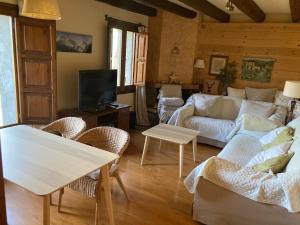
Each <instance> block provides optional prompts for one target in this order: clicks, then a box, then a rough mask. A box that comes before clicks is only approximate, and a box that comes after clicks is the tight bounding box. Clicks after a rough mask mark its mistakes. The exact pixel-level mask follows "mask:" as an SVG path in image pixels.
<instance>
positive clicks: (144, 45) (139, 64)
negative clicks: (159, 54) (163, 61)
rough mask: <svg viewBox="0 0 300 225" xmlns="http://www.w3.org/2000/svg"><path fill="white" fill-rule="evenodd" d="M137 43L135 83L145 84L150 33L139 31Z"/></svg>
mask: <svg viewBox="0 0 300 225" xmlns="http://www.w3.org/2000/svg"><path fill="white" fill-rule="evenodd" d="M135 40H136V43H135V66H134V84H135V85H138V86H142V85H145V82H146V66H147V53H148V34H143V33H137V34H136V39H135Z"/></svg>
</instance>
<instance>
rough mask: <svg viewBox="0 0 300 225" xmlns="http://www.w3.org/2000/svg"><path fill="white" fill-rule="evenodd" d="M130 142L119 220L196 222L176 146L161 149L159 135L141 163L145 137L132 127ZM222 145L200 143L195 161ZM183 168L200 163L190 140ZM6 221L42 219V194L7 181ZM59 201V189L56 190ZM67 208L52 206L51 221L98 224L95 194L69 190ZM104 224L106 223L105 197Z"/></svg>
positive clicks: (128, 224) (128, 223) (26, 223)
mask: <svg viewBox="0 0 300 225" xmlns="http://www.w3.org/2000/svg"><path fill="white" fill-rule="evenodd" d="M131 140H132V141H131V144H130V146H129V148H128V150H127V152H126V153H125V155H124V158H123V159H122V162H121V168H120V175H121V177H122V179H123V182H124V184H125V187H126V189H127V192H128V195H129V198H130V201H127V200H126V198H125V196H124V195H123V193H122V192H121V189H120V188H119V186H118V184H117V182H116V181H113V185H112V189H113V190H112V196H113V197H112V198H113V204H114V213H115V219H116V224H117V225H153V224H155V225H171V224H172V225H175V224H176V225H177V224H178V225H179V224H180V225H181V224H184V225H193V224H199V223H196V222H194V221H193V220H192V217H191V214H190V213H191V205H192V195H190V194H189V193H188V192H187V191H186V189H185V187H184V185H183V182H182V181H181V180H180V179H179V178H178V146H176V145H174V144H170V143H164V144H163V146H162V152H161V153H158V152H157V148H158V143H159V142H158V141H156V140H152V141H151V142H150V145H149V151H148V155H147V157H146V160H145V165H144V166H143V167H141V166H140V160H141V155H142V148H143V143H144V137H143V136H142V135H141V134H140V130H134V131H132V132H131ZM218 152H219V150H218V149H216V148H213V147H210V146H206V145H198V156H197V161H198V162H202V161H204V160H205V159H207V158H209V157H210V156H213V155H216V154H217V153H218ZM184 160H185V162H184V174H185V175H187V174H188V173H189V171H190V170H191V169H192V168H194V167H195V166H196V165H197V164H198V163H196V164H195V163H193V161H192V146H191V144H190V145H188V146H187V147H186V152H185V159H184ZM5 187H6V199H7V211H8V212H7V213H8V223H9V224H10V225H38V224H41V222H42V215H41V212H42V199H41V198H39V197H37V196H35V195H33V194H31V193H29V192H27V191H25V190H22V189H20V188H19V187H17V186H16V185H13V184H11V183H8V182H6V186H5ZM53 202H54V204H56V203H57V194H54V196H53ZM62 205H63V207H62V210H63V213H58V212H57V209H56V206H52V207H51V224H52V225H53V224H57V225H60V224H74V225H75V224H76V225H79V224H80V225H88V224H94V207H95V202H94V199H89V198H86V197H84V196H81V195H80V194H77V193H74V192H72V191H69V190H67V191H66V192H65V195H64V198H63V203H62ZM101 214H102V215H101V218H102V219H103V220H102V224H108V223H107V218H106V212H105V201H104V198H103V210H102V212H101Z"/></svg>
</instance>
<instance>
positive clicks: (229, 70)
mask: <svg viewBox="0 0 300 225" xmlns="http://www.w3.org/2000/svg"><path fill="white" fill-rule="evenodd" d="M236 66H237V63H236V62H235V61H232V62H229V63H228V65H227V67H226V69H223V70H221V72H220V74H218V75H216V79H217V80H219V81H220V89H219V91H220V93H222V94H227V87H229V86H230V85H231V84H232V83H233V82H234V81H235V79H236V77H237V75H236V74H237V69H236Z"/></svg>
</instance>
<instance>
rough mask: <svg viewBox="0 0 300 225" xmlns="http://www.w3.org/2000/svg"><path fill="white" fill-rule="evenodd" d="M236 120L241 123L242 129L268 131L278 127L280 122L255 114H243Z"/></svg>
mask: <svg viewBox="0 0 300 225" xmlns="http://www.w3.org/2000/svg"><path fill="white" fill-rule="evenodd" d="M236 122H237V123H238V124H239V123H240V129H241V130H249V131H262V132H268V131H270V130H273V129H275V128H277V127H278V124H277V123H276V122H274V121H272V120H269V119H267V118H264V117H261V116H258V115H254V114H247V113H246V114H243V115H241V116H240V117H239V118H238V119H237V120H236Z"/></svg>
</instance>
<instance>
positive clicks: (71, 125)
mask: <svg viewBox="0 0 300 225" xmlns="http://www.w3.org/2000/svg"><path fill="white" fill-rule="evenodd" d="M85 128H86V123H85V122H84V121H83V120H82V119H81V118H78V117H65V118H62V119H59V120H56V121H54V122H52V123H50V124H49V125H47V126H46V127H44V128H43V129H42V130H43V131H46V132H49V133H52V134H56V135H59V136H62V137H65V138H68V139H75V138H76V137H78V136H79V135H80V134H81V133H82V132H83V131H84V130H85Z"/></svg>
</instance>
